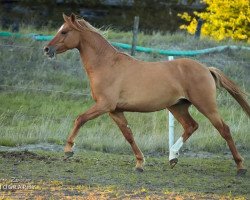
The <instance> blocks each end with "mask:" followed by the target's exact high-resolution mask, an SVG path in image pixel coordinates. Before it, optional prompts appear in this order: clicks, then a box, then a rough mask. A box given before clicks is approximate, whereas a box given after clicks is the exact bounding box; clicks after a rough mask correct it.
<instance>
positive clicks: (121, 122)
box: [109, 112, 144, 172]
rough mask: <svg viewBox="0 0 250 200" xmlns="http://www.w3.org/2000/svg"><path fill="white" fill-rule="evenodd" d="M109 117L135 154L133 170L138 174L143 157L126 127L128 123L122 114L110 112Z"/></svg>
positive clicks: (140, 170) (141, 169) (141, 166)
mask: <svg viewBox="0 0 250 200" xmlns="http://www.w3.org/2000/svg"><path fill="white" fill-rule="evenodd" d="M109 115H110V117H111V118H112V119H113V120H114V121H115V123H116V124H117V126H118V127H119V128H120V130H121V132H122V134H123V136H124V137H125V138H126V140H127V141H128V143H129V144H130V145H131V147H132V150H133V152H134V154H135V157H136V167H135V169H136V170H137V171H139V172H142V171H143V163H144V156H143V154H142V152H141V150H140V149H139V147H138V146H137V144H136V143H135V140H134V137H133V133H132V131H131V129H130V128H129V126H128V122H127V120H126V118H125V116H124V114H123V112H110V113H109Z"/></svg>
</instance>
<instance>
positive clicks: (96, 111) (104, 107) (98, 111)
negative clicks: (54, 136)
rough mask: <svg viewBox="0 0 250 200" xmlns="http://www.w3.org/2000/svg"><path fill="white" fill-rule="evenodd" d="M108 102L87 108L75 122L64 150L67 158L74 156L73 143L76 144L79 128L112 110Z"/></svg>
mask: <svg viewBox="0 0 250 200" xmlns="http://www.w3.org/2000/svg"><path fill="white" fill-rule="evenodd" d="M108 105H109V104H108V103H105V102H103V101H102V102H97V103H96V104H95V105H94V106H92V107H91V108H90V109H89V110H87V111H86V112H85V113H83V114H81V115H79V116H78V117H77V119H76V120H75V123H74V128H73V130H72V131H71V133H70V134H69V136H68V139H67V142H66V145H65V148H64V152H65V155H66V158H68V157H71V156H73V149H72V148H73V145H74V139H75V137H76V136H77V134H78V132H79V129H80V127H81V126H82V125H84V124H85V123H86V122H87V121H89V120H92V119H94V118H96V117H98V116H100V115H102V114H104V113H107V112H109V111H110V106H108Z"/></svg>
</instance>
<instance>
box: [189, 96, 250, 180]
mask: <svg viewBox="0 0 250 200" xmlns="http://www.w3.org/2000/svg"><path fill="white" fill-rule="evenodd" d="M192 103H193V104H194V105H195V107H196V108H197V109H198V110H199V111H200V112H201V113H202V114H204V115H205V116H206V117H207V118H208V119H209V120H210V122H211V123H212V124H213V126H214V127H215V128H216V129H217V130H218V131H219V133H220V135H221V136H222V137H223V138H224V139H225V140H226V142H227V144H228V147H229V149H230V151H231V153H232V155H233V158H234V160H235V163H236V165H237V174H238V175H244V174H245V173H246V171H247V170H246V169H245V168H244V165H243V158H242V157H241V155H240V154H239V152H238V150H237V148H236V146H235V143H234V141H233V138H232V136H231V133H230V129H229V127H228V125H226V124H225V123H224V121H223V119H222V118H221V117H220V115H219V113H218V109H217V105H216V102H215V98H213V95H211V96H207V97H206V98H203V100H199V101H194V102H192Z"/></svg>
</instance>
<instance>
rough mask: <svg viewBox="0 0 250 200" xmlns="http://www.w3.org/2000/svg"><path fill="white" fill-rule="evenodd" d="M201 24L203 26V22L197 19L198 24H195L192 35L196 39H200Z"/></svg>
mask: <svg viewBox="0 0 250 200" xmlns="http://www.w3.org/2000/svg"><path fill="white" fill-rule="evenodd" d="M202 24H203V20H202V19H199V20H198V23H197V27H196V30H195V34H194V37H195V38H197V39H199V38H200V35H201V27H202Z"/></svg>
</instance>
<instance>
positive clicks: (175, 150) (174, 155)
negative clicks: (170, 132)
mask: <svg viewBox="0 0 250 200" xmlns="http://www.w3.org/2000/svg"><path fill="white" fill-rule="evenodd" d="M182 145H183V137H180V138H179V139H178V140H177V141H176V143H175V144H174V145H173V146H172V147H171V148H170V152H169V160H172V159H174V158H178V157H179V150H180V148H181V147H182Z"/></svg>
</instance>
